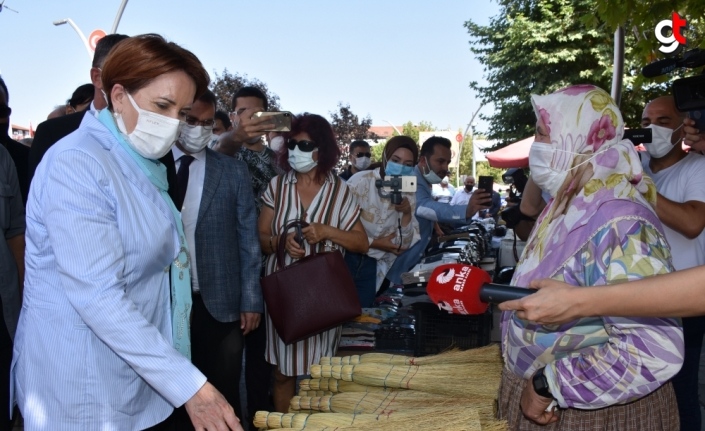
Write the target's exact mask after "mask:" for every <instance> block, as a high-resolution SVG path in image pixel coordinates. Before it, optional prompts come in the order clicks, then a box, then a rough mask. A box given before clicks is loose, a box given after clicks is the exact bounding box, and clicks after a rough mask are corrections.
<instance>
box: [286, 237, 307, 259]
mask: <svg viewBox="0 0 705 431" xmlns="http://www.w3.org/2000/svg"><path fill="white" fill-rule="evenodd" d="M295 236H296V232H292V233H290V234H288V235H287V236H286V243H285V244H284V249H285V250H286V252H287V253H289V256H291V257H293V258H294V259H301V258H302V257H304V256H305V255H306V250H304V249H303V248H301V247H300V246H299V243H297V242H296V240H295V239H294V237H295Z"/></svg>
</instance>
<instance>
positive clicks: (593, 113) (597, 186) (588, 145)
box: [512, 85, 658, 286]
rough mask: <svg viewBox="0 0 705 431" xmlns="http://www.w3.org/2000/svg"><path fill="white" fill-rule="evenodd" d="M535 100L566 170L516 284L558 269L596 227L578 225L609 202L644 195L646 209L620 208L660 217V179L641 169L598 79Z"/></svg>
mask: <svg viewBox="0 0 705 431" xmlns="http://www.w3.org/2000/svg"><path fill="white" fill-rule="evenodd" d="M531 102H532V104H533V106H534V110H535V111H536V117H537V118H540V119H542V120H543V122H544V123H545V125H546V128H547V133H548V135H549V137H550V140H551V144H550V145H551V146H553V148H555V149H557V150H558V151H556V152H555V155H554V157H553V160H552V162H551V167H552V168H554V169H555V170H558V171H569V174H568V176H567V177H566V179H565V181H564V183H563V185H562V186H561V187H560V189H559V190H558V193H557V194H556V197H555V198H554V199H552V200H551V201H550V202H549V203H548V205H547V206H546V208H545V209H544V211H543V213H542V214H541V216H540V217H539V219H538V221H537V226H536V227H535V229H534V230H533V231H532V233H531V235H530V237H529V239H528V242H527V246H526V247H525V249H524V253H523V255H522V258H521V261H520V262H519V264H518V265H517V269H516V272H515V275H514V280H513V282H512V283H513V284H514V285H518V286H528V284H529V282H530V281H531V280H532V279H534V278H545V277H552V276H553V275H555V273H556V272H557V271H558V270H559V269H560V268H561V267H563V266H564V265H565V262H567V261H568V259H570V258H571V257H572V256H573V254H575V253H576V252H577V251H578V250H579V249H580V247H582V245H584V244H585V242H586V241H587V240H588V239H589V238H590V237H591V236H592V235H594V234H595V232H589V231H587V230H586V229H579V228H580V227H583V226H585V225H587V223H588V221H589V220H590V218H591V216H593V215H594V214H595V213H596V211H599V208H600V207H601V206H602V205H603V204H605V203H607V202H610V201H614V200H629V201H632V202H635V203H639V204H641V207H643V211H642V210H639V212H640V213H641V214H623V215H624V216H632V215H636V216H642V217H644V218H645V219H646V220H648V221H651V220H654V222H655V223H656V224H658V218H657V217H656V215H655V212H654V210H653V206H654V205H655V202H656V187H655V186H654V184H653V182H652V181H651V179H650V178H649V177H645V176H644V175H643V171H642V167H641V162H640V160H639V156H638V155H637V153H636V150H635V149H634V145H633V144H632V143H631V142H630V141H628V140H626V139H622V136H623V134H624V121H623V120H622V115H621V113H620V111H619V108H618V107H617V105H615V103H614V101H613V100H612V98H611V97H610V95H609V94H607V93H606V92H605V91H604V90H602V89H600V88H598V87H595V86H593V85H575V86H572V87H567V88H564V89H562V90H559V91H557V92H555V93H552V94H549V95H546V96H537V95H533V96H532V97H531ZM533 145H548V144H543V143H534V144H533ZM627 207H629V208H632V210H633V208H634V206H631V205H630V206H627ZM618 216H620V214H615V218H616V217H618ZM568 238H570V241H567V239H568Z"/></svg>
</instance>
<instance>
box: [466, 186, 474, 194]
mask: <svg viewBox="0 0 705 431" xmlns="http://www.w3.org/2000/svg"><path fill="white" fill-rule="evenodd" d="M474 187H475V186H465V190H466V191H467V192H468V193H470V192H471V191H472V189H473V188H474Z"/></svg>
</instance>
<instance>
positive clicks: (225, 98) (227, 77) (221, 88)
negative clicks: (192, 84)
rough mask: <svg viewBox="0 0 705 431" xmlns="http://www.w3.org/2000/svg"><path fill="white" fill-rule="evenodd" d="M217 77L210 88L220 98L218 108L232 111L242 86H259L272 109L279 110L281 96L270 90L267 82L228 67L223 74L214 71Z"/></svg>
mask: <svg viewBox="0 0 705 431" xmlns="http://www.w3.org/2000/svg"><path fill="white" fill-rule="evenodd" d="M213 74H214V75H215V79H213V81H211V85H210V90H211V91H212V92H213V93H214V94H215V97H216V98H217V99H218V109H220V110H223V111H225V112H231V111H232V109H231V106H230V103H231V102H232V99H233V95H234V94H235V93H236V92H237V90H239V89H240V88H242V87H257V88H259V89H260V90H262V92H263V93H264V94H265V95H266V96H267V102H268V104H269V110H270V111H278V110H280V109H281V108H280V107H279V96H277V95H276V94H274V93H273V92H271V91H269V88H267V84H265V83H264V82H262V81H260V80H259V79H257V78H248V77H247V75H240V74H239V73H237V72H236V73H234V74H233V73H230V72H228V69H227V68H226V69H223V74H222V75H218V72H216V71H213Z"/></svg>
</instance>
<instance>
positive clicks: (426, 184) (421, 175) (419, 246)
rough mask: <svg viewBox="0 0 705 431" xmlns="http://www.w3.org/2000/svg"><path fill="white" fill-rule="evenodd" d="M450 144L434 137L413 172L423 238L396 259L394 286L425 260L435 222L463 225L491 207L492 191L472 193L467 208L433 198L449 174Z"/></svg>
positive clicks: (423, 148) (391, 274) (392, 272)
mask: <svg viewBox="0 0 705 431" xmlns="http://www.w3.org/2000/svg"><path fill="white" fill-rule="evenodd" d="M450 159H451V152H450V141H449V140H448V139H446V138H442V137H439V136H432V137H430V138H428V139H427V140H426V142H424V143H423V145H422V146H421V152H420V154H419V163H418V165H417V166H416V168H415V169H414V174H415V175H416V184H417V188H416V218H417V219H418V221H419V228H420V231H421V239H420V241H419V242H417V243H416V244H415V245H414V246H413V247H411V248H410V249H408V250H407V251H405V252H404V253H403V254H402V255H401V256H399V257H398V258H397V260H396V261H395V262H394V265H393V266H392V268H391V269H390V270H389V272H388V273H387V279H389V280H390V281H391V282H392V283H394V284H401V274H402V273H404V272H407V271H409V270H410V269H411V268H412V267H414V265H416V264H417V263H418V262H419V261H420V260H421V258H422V257H423V254H424V251H425V250H426V246H427V245H428V243H429V242H430V241H431V233H432V231H433V225H434V223H435V222H441V223H450V224H453V225H457V226H463V225H467V224H469V223H470V219H471V218H472V216H473V215H475V214H476V213H477V212H478V211H479V210H482V209H487V208H489V207H490V204H491V197H490V193H488V192H489V191H491V190H487V191H485V190H480V189H478V190H477V191H476V192H475V193H473V194H472V196H471V197H470V200H469V201H468V204H467V206H460V205H449V204H444V203H440V202H436V201H435V200H434V199H433V197H432V195H431V185H432V184H439V183H440V182H441V178H443V177H445V176H446V175H448V164H449V163H450Z"/></svg>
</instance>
